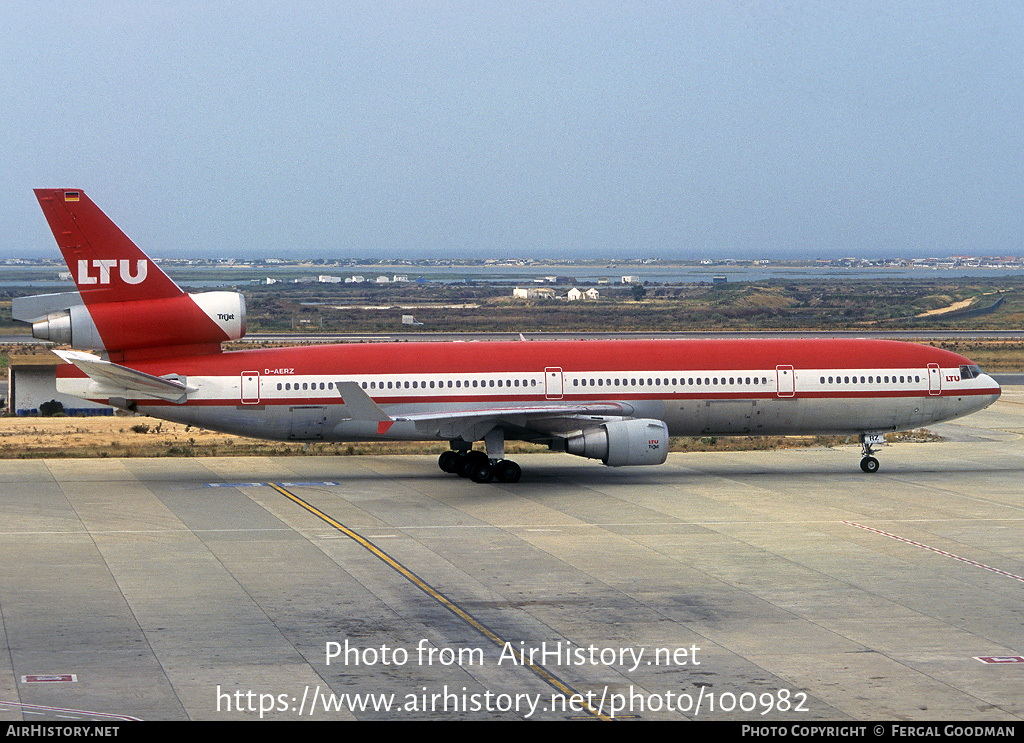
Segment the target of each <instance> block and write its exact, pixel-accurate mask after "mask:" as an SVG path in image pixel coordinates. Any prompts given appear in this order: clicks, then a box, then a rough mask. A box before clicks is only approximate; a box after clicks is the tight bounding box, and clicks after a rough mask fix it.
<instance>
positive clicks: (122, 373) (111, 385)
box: [54, 351, 196, 403]
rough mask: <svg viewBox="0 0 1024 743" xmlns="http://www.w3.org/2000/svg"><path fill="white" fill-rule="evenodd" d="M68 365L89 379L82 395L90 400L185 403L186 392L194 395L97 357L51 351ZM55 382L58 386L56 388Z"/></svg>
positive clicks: (179, 383) (174, 381) (171, 382)
mask: <svg viewBox="0 0 1024 743" xmlns="http://www.w3.org/2000/svg"><path fill="white" fill-rule="evenodd" d="M54 353H55V354H57V355H58V356H60V357H61V358H62V359H64V360H65V361H67V362H68V363H70V364H74V365H75V366H77V367H78V368H79V369H81V370H82V371H83V372H85V374H86V376H88V377H89V379H91V380H92V385H91V386H90V387H89V389H88V390H87V394H85V395H82V394H81V393H78V395H79V396H85V397H88V398H90V399H95V398H100V399H102V398H107V399H109V398H112V397H120V398H124V399H126V400H167V401H168V402H173V403H183V402H185V400H186V398H187V396H188V393H189V392H195V391H196V390H195V388H194V387H189V386H188V385H186V384H185V383H184V382H182V381H179V380H178V379H168V378H165V377H154V376H153V375H152V374H146V373H144V372H140V371H136V370H135V369H129V368H128V367H126V366H121V365H119V364H114V363H112V362H110V361H104V360H103V359H101V358H99V357H98V356H93V355H92V354H88V353H81V352H79V351H54ZM59 384H60V383H59V380H58V387H59Z"/></svg>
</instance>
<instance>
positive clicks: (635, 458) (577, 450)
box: [565, 418, 668, 467]
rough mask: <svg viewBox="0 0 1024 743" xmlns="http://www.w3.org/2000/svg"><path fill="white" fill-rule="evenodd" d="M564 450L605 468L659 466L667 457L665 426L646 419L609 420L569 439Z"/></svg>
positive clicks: (666, 432)
mask: <svg viewBox="0 0 1024 743" xmlns="http://www.w3.org/2000/svg"><path fill="white" fill-rule="evenodd" d="M565 450H566V451H567V452H568V453H570V454H575V455H576V456H579V457H588V458H590V459H600V460H601V461H602V462H604V463H605V464H607V465H608V466H609V467H624V466H628V465H651V464H663V463H664V461H665V459H666V458H667V457H668V426H666V425H665V422H664V421H659V420H653V419H650V418H637V419H629V420H620V421H610V422H608V423H602V424H601V425H599V426H596V427H595V428H588V429H586V430H584V431H582V432H581V433H579V434H577V435H575V436H570V437H569V438H567V439H566V441H565Z"/></svg>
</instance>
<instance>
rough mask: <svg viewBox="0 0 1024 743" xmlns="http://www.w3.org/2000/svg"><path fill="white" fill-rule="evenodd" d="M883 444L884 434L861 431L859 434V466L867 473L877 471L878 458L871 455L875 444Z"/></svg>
mask: <svg viewBox="0 0 1024 743" xmlns="http://www.w3.org/2000/svg"><path fill="white" fill-rule="evenodd" d="M883 444H885V434H881V433H862V434H861V435H860V445H861V455H862V458H861V460H860V468H861V469H862V470H863V471H864V472H867V473H868V474H869V475H871V474H874V473H875V472H878V467H879V464H878V460H877V459H875V458H874V456H872V455H873V454H874V453H875V447H876V446H882V445H883Z"/></svg>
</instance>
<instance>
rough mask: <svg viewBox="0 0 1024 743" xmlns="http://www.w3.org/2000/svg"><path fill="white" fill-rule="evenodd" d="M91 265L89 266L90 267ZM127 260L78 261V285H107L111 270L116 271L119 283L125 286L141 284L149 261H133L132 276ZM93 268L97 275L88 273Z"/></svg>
mask: <svg viewBox="0 0 1024 743" xmlns="http://www.w3.org/2000/svg"><path fill="white" fill-rule="evenodd" d="M90 264H91V265H90ZM130 264H131V261H129V260H127V259H126V260H121V261H117V260H109V259H100V260H93V261H87V260H80V261H78V283H79V285H81V284H109V283H110V271H111V269H114V268H116V269H118V274H119V275H120V277H121V281H123V282H124V283H126V284H141V283H142V282H143V281H145V280H146V271H147V270H148V269H149V261H147V260H145V259H142V260H137V261H135V274H134V275H132V272H131V268H130ZM90 268H94V269H96V270H97V271H98V273H97V274H91V273H89V269H90Z"/></svg>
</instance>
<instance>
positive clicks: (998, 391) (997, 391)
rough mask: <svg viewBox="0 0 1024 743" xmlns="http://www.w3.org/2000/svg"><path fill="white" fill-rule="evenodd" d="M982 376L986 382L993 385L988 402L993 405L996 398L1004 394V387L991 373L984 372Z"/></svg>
mask: <svg viewBox="0 0 1024 743" xmlns="http://www.w3.org/2000/svg"><path fill="white" fill-rule="evenodd" d="M982 377H983V378H984V380H985V381H986V382H988V384H989V386H990V387H991V392H990V394H989V395H988V397H989V403H988V404H989V405H991V404H992V403H994V402H995V401H996V400H998V399H999V398H1000V397H1001V396H1002V394H1003V388H1002V387H1001V386H1000V385H999V382H997V381H996V380H995V378H993V377H992V376H991V375H989V374H982Z"/></svg>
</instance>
